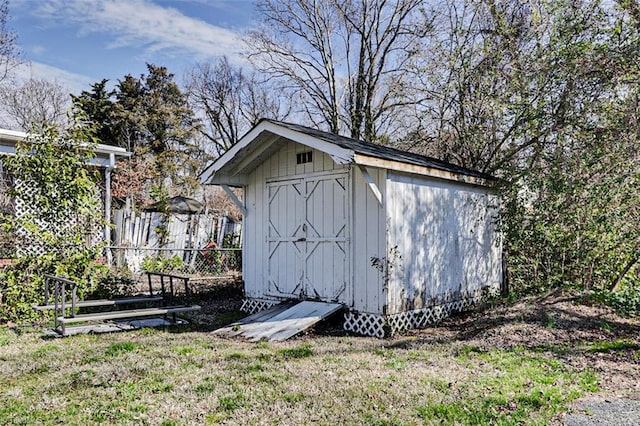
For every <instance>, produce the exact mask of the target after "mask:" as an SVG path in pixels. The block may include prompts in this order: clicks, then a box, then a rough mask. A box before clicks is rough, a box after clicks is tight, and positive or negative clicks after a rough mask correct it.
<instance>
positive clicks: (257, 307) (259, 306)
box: [240, 299, 280, 315]
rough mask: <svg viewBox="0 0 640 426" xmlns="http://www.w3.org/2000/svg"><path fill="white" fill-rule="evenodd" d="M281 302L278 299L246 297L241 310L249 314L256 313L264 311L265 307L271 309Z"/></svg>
mask: <svg viewBox="0 0 640 426" xmlns="http://www.w3.org/2000/svg"><path fill="white" fill-rule="evenodd" d="M278 303H280V302H279V301H277V300H265V299H244V301H243V302H242V306H241V307H240V310H241V311H242V312H246V313H248V314H249V315H251V314H255V313H256V312H260V311H264V310H265V309H269V308H270V307H272V306H273V305H277V304H278Z"/></svg>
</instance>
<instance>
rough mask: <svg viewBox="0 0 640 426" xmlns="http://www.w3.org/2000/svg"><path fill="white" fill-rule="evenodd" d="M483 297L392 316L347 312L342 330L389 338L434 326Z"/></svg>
mask: <svg viewBox="0 0 640 426" xmlns="http://www.w3.org/2000/svg"><path fill="white" fill-rule="evenodd" d="M483 295H486V293H483V292H482V291H476V292H474V293H472V294H470V295H468V296H467V297H465V298H462V299H460V300H456V301H452V302H448V303H443V304H440V305H436V306H431V307H428V308H423V309H418V310H414V311H407V312H401V313H399V314H393V315H376V314H363V313H358V312H349V313H347V314H346V315H345V319H344V329H345V330H348V331H352V332H354V333H358V334H363V335H365V336H373V337H378V338H383V337H389V336H393V335H394V334H396V333H398V332H400V331H403V330H409V329H411V328H421V327H425V326H427V325H429V324H435V323H436V322H438V321H440V320H442V319H444V318H446V317H448V316H449V315H451V313H452V312H457V311H461V310H463V309H465V308H467V307H469V306H472V305H474V304H476V303H478V302H480V301H481V300H482V298H483Z"/></svg>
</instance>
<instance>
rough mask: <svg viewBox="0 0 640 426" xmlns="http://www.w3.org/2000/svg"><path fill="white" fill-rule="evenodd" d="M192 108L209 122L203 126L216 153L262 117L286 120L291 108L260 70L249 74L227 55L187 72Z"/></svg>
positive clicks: (226, 147) (221, 150) (206, 136)
mask: <svg viewBox="0 0 640 426" xmlns="http://www.w3.org/2000/svg"><path fill="white" fill-rule="evenodd" d="M186 86H187V92H188V98H189V102H190V104H191V106H192V108H193V109H194V110H195V111H197V112H198V113H200V114H201V119H202V121H203V123H204V124H205V126H204V127H202V128H201V129H200V130H201V132H202V135H203V136H204V137H205V138H206V139H207V140H208V141H209V142H210V143H211V144H212V145H213V147H214V150H215V152H214V154H218V155H219V154H221V153H223V152H225V151H226V150H227V149H229V148H231V147H232V146H233V145H234V144H235V143H236V142H237V141H238V139H239V138H240V137H241V136H242V135H243V134H244V132H246V131H248V130H249V129H250V128H251V127H252V126H253V125H255V124H256V123H257V122H258V121H259V120H260V119H261V118H273V119H276V120H283V119H285V118H286V117H287V115H288V114H289V109H288V108H287V107H286V105H288V103H286V102H285V101H284V100H283V98H282V97H280V96H278V95H276V94H275V93H273V92H272V91H271V89H270V85H269V84H268V82H266V81H264V80H261V79H260V78H259V77H258V76H257V74H256V73H250V74H246V73H245V72H244V71H243V70H242V68H237V67H234V66H233V65H231V64H230V63H229V60H228V59H227V58H226V57H222V58H221V59H220V60H219V61H218V62H216V63H215V64H212V63H200V64H197V65H196V66H195V67H194V68H193V69H192V70H191V71H190V72H189V74H188V76H187V83H186Z"/></svg>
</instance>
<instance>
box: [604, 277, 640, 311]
mask: <svg viewBox="0 0 640 426" xmlns="http://www.w3.org/2000/svg"><path fill="white" fill-rule="evenodd" d="M594 294H595V297H596V300H598V301H600V302H602V303H604V304H605V305H607V306H610V307H611V308H612V309H613V310H615V311H616V312H617V313H618V314H620V315H623V316H627V317H638V316H640V288H639V287H638V285H635V286H634V285H628V286H625V287H623V288H622V289H620V290H619V291H597V292H595V293H594Z"/></svg>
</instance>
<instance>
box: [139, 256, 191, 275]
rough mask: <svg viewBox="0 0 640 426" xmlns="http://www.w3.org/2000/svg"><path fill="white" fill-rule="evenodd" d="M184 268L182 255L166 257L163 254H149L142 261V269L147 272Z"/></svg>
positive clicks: (171, 270)
mask: <svg viewBox="0 0 640 426" xmlns="http://www.w3.org/2000/svg"><path fill="white" fill-rule="evenodd" d="M183 268H184V262H183V260H182V259H181V258H180V256H173V257H169V258H165V257H162V256H147V257H145V258H144V260H143V261H142V269H143V270H144V271H147V272H173V271H178V270H181V269H183Z"/></svg>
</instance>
